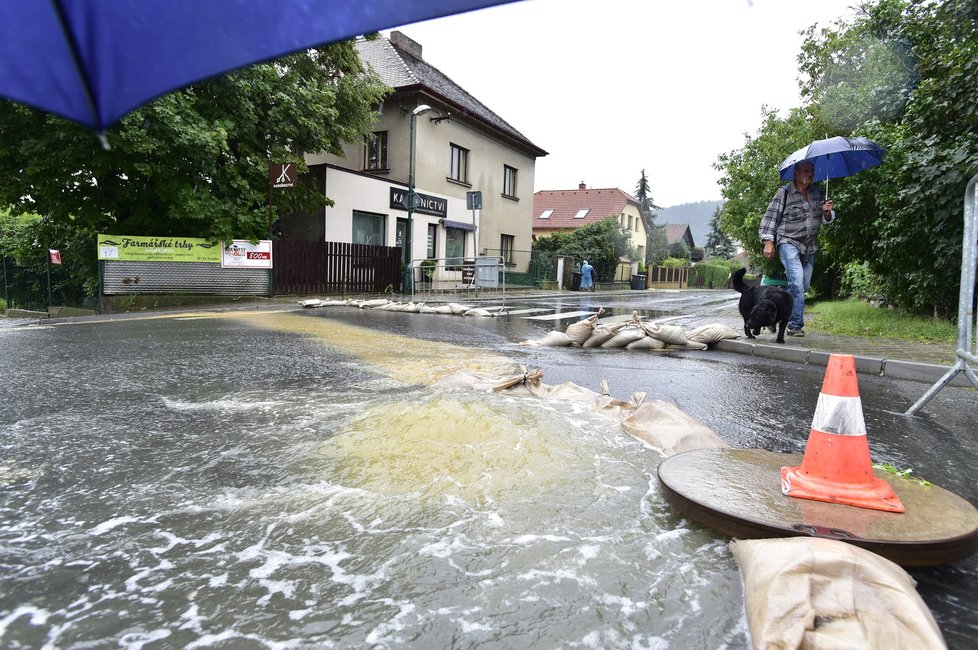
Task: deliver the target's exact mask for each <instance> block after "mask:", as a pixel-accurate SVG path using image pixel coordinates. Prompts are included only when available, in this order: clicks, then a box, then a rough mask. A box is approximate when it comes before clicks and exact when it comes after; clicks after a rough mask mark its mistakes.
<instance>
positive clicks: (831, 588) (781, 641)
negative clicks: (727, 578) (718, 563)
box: [730, 537, 946, 650]
mask: <svg viewBox="0 0 978 650" xmlns="http://www.w3.org/2000/svg"><path fill="white" fill-rule="evenodd" d="M730 549H731V551H732V552H733V555H734V557H735V558H736V559H737V563H738V564H739V565H740V572H741V574H742V575H743V579H744V606H745V608H746V610H747V623H748V626H749V627H750V636H751V641H752V643H753V646H754V648H810V649H812V650H814V649H816V648H819V649H821V648H840V649H841V648H887V650H897V649H900V648H906V649H907V650H911V649H913V650H922V649H928V648H946V645H945V643H944V638H943V637H942V635H941V631H940V629H939V628H938V627H937V623H936V622H935V621H934V617H933V616H932V615H931V613H930V610H928V609H927V606H926V605H925V604H924V601H923V600H922V599H921V598H920V595H919V594H918V593H917V592H916V590H915V586H916V583H915V582H914V580H913V578H911V577H910V576H909V575H908V574H907V573H906V571H904V570H903V569H901V568H900V567H899V566H897V565H896V564H894V563H893V562H890V561H889V560H887V559H885V558H883V557H880V556H879V555H876V554H875V553H871V552H870V551H867V550H865V549H862V548H859V547H858V546H854V545H852V544H847V543H845V542H839V541H836V540H831V539H820V538H816V537H790V538H785V539H754V540H743V541H735V542H731V543H730Z"/></svg>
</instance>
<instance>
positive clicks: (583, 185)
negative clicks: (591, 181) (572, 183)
mask: <svg viewBox="0 0 978 650" xmlns="http://www.w3.org/2000/svg"><path fill="white" fill-rule="evenodd" d="M577 189H579V190H586V189H587V185H585V184H584V181H581V183H580V184H579V185H578V186H577Z"/></svg>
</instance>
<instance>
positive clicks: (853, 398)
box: [781, 354, 904, 512]
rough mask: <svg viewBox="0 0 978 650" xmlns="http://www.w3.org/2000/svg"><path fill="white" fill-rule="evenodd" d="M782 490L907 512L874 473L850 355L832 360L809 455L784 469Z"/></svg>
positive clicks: (813, 425)
mask: <svg viewBox="0 0 978 650" xmlns="http://www.w3.org/2000/svg"><path fill="white" fill-rule="evenodd" d="M781 491H782V492H783V493H784V494H786V495H787V496H789V497H798V498H800V499H812V500H815V501H828V502H829V503H841V504H845V505H848V506H856V507H857V508H872V509H873V510H886V511H889V512H903V511H904V508H903V503H901V502H900V498H899V497H897V495H896V494H895V493H894V492H893V488H891V487H890V485H889V484H888V483H887V482H886V481H884V480H883V479H880V478H877V477H876V476H874V475H873V463H872V461H871V460H870V458H869V443H868V442H867V440H866V423H865V421H864V420H863V406H862V402H861V401H860V400H859V386H858V384H857V382H856V362H855V360H854V359H853V357H852V355H851V354H833V355H831V356H830V357H829V363H828V367H827V368H826V369H825V380H824V381H823V382H822V392H821V393H819V396H818V405H817V406H816V407H815V417H814V418H813V419H812V430H811V433H810V434H809V435H808V444H807V445H806V447H805V457H804V458H803V459H802V461H801V465H799V466H798V467H782V468H781Z"/></svg>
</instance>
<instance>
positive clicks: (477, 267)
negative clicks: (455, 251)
mask: <svg viewBox="0 0 978 650" xmlns="http://www.w3.org/2000/svg"><path fill="white" fill-rule="evenodd" d="M411 271H412V273H411V276H412V282H411V299H412V300H414V299H415V297H416V296H417V295H419V294H420V295H434V294H445V293H464V294H466V295H473V296H487V295H488V296H497V297H501V298H502V300H503V304H504V305H505V304H506V263H505V261H504V260H503V258H502V257H490V256H482V257H476V258H472V257H465V258H459V257H449V258H446V257H436V258H421V259H416V260H413V261H412V262H411Z"/></svg>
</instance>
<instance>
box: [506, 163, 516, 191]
mask: <svg viewBox="0 0 978 650" xmlns="http://www.w3.org/2000/svg"><path fill="white" fill-rule="evenodd" d="M503 196H512V197H515V196H516V169H515V168H514V167H510V166H509V165H503Z"/></svg>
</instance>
